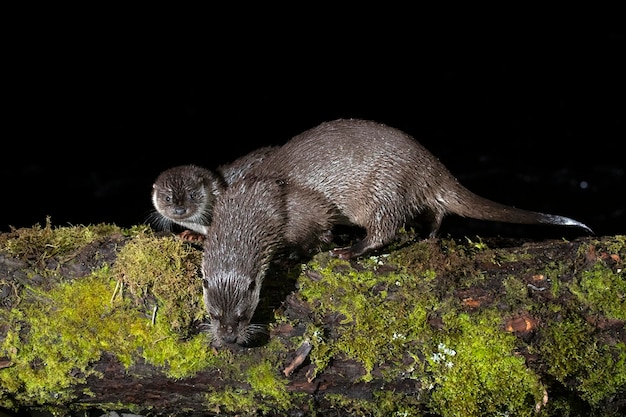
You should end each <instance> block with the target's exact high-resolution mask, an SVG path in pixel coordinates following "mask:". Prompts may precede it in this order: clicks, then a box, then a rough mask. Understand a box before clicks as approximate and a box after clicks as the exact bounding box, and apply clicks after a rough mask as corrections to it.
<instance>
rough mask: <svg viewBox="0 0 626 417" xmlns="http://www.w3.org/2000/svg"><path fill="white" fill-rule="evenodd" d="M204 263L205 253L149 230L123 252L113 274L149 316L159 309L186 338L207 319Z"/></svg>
mask: <svg viewBox="0 0 626 417" xmlns="http://www.w3.org/2000/svg"><path fill="white" fill-rule="evenodd" d="M200 261H201V252H200V251H198V250H196V249H194V248H193V247H192V246H191V245H189V244H186V243H185V242H183V241H182V240H180V239H176V238H174V237H164V238H155V237H154V235H153V234H152V232H151V231H150V230H145V231H144V232H143V233H139V234H137V235H136V236H134V237H133V239H132V240H130V241H129V242H128V243H127V244H126V245H124V247H123V248H121V249H120V250H119V253H118V255H117V260H116V262H115V265H114V266H113V268H112V273H113V275H114V276H115V277H116V278H117V279H118V280H119V281H120V282H121V283H122V284H123V285H124V289H125V290H127V291H128V293H129V294H130V295H131V296H132V297H133V298H134V299H135V300H136V301H137V302H138V303H140V304H142V305H144V306H145V308H146V314H147V315H150V316H151V315H152V314H153V312H154V311H155V308H156V309H158V311H157V314H158V316H160V317H166V318H167V321H168V322H169V324H170V326H171V328H172V331H173V332H175V333H178V334H179V335H180V337H181V338H186V337H189V334H190V333H189V332H190V331H191V330H192V329H193V328H194V326H193V323H194V322H198V321H202V319H203V317H204V308H203V304H202V286H201V280H200V273H199V265H200Z"/></svg>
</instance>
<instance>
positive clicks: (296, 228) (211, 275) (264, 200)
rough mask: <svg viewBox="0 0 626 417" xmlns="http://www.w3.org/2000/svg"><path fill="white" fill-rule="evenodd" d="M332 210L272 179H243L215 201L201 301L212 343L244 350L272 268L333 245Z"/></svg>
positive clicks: (315, 197)
mask: <svg viewBox="0 0 626 417" xmlns="http://www.w3.org/2000/svg"><path fill="white" fill-rule="evenodd" d="M336 214H337V210H336V208H335V207H334V206H333V205H332V204H330V203H329V202H328V201H327V200H326V199H325V198H324V197H323V195H321V194H320V193H318V192H316V191H313V190H310V189H305V188H301V187H298V186H295V185H292V184H290V183H288V182H285V181H282V180H280V179H275V178H253V177H245V178H243V179H241V180H239V181H236V182H235V183H233V184H231V185H230V186H229V187H228V188H226V190H225V191H224V192H223V193H222V194H220V196H219V197H218V198H217V199H216V200H215V205H214V206H213V221H212V222H211V224H210V225H209V226H208V227H207V230H206V235H205V239H204V249H203V255H202V267H201V271H202V279H203V281H202V283H203V297H204V304H205V307H206V310H207V313H208V315H209V317H210V326H209V328H210V331H211V334H212V337H213V342H214V343H215V344H216V345H218V346H221V345H223V344H233V343H238V344H240V345H245V344H246V343H247V342H249V340H250V338H251V337H252V336H253V335H254V334H256V333H257V332H259V331H260V330H261V329H262V326H260V325H255V324H250V320H251V319H252V315H253V314H254V311H255V309H256V307H257V305H258V302H259V293H260V290H261V284H262V282H263V279H264V278H265V275H266V273H267V270H268V268H269V267H270V263H271V262H272V261H273V260H275V259H276V257H277V256H278V255H279V254H281V253H286V252H289V251H290V250H291V249H297V250H298V251H305V252H306V251H312V250H316V246H317V245H319V244H320V243H321V242H329V241H330V240H331V239H332V235H331V229H332V226H333V224H334V223H335V219H334V216H336Z"/></svg>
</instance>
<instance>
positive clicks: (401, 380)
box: [0, 220, 626, 416]
mask: <svg viewBox="0 0 626 417" xmlns="http://www.w3.org/2000/svg"><path fill="white" fill-rule="evenodd" d="M407 236H408V234H407ZM242 256H245V254H242ZM625 258H626V237H625V236H606V237H584V238H578V239H574V240H571V241H567V240H542V241H530V240H519V239H501V238H498V239H495V238H491V239H479V238H473V239H460V240H459V239H449V238H442V239H431V240H424V241H418V240H416V241H411V240H410V239H405V240H404V241H402V242H398V244H397V245H393V246H390V247H388V248H387V249H386V250H385V251H384V253H383V252H381V253H377V254H374V255H373V256H368V257H362V258H359V259H357V260H354V261H351V262H348V261H343V260H337V259H333V258H330V257H329V256H328V255H327V253H326V251H321V252H320V253H318V254H315V255H314V256H312V258H311V259H307V260H305V262H306V263H296V262H293V261H289V258H285V259H279V260H277V261H276V264H275V265H274V266H275V267H274V268H272V269H271V273H270V274H269V275H268V277H267V279H266V281H265V282H264V286H263V291H262V294H261V303H260V305H259V308H258V309H257V317H255V320H256V321H257V322H261V323H265V324H267V326H268V334H267V335H266V336H265V337H262V338H259V339H258V340H256V342H255V345H254V346H251V347H246V348H240V349H226V348H220V349H216V348H214V347H212V346H211V340H210V336H209V333H208V332H207V331H206V325H205V324H204V323H205V320H206V319H205V316H204V307H203V305H202V295H201V287H200V272H199V264H200V260H201V248H200V247H199V246H198V245H196V244H194V243H189V242H184V241H182V240H181V239H178V238H177V237H176V236H173V235H159V234H155V233H154V232H153V231H152V230H151V229H150V228H149V227H147V226H137V227H134V228H131V229H121V228H118V227H116V226H114V225H90V226H73V227H53V226H52V225H51V224H50V221H49V220H48V222H47V224H46V225H44V226H43V227H42V226H40V225H35V226H34V227H32V228H25V229H17V230H13V231H11V232H9V233H4V234H1V235H0V304H1V309H0V407H3V408H4V409H5V410H12V411H18V410H33V409H36V410H40V409H46V410H52V411H54V412H55V413H57V414H59V415H63V414H69V413H75V412H78V411H88V410H92V409H97V410H117V411H118V412H119V411H126V412H132V413H137V414H149V415H155V416H156V415H181V416H191V415H194V416H195V415H198V416H199V415H246V416H252V415H264V416H278V415H301V416H307V415H316V416H318V415H324V416H328V415H359V416H426V415H428V416H463V415H468V416H491V415H493V416H502V415H511V416H557V415H558V416H561V415H569V416H575V415H591V416H594V415H596V416H611V415H620V412H621V411H623V408H624V407H625V406H626V393H625V389H626V334H625V332H624V322H625V321H626V307H625V302H626V300H625V298H626V279H625V277H624V272H623V271H624V269H623V268H624V259H625Z"/></svg>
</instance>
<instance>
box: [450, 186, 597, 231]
mask: <svg viewBox="0 0 626 417" xmlns="http://www.w3.org/2000/svg"><path fill="white" fill-rule="evenodd" d="M447 202H448V203H449V205H448V207H447V209H448V212H449V213H453V214H456V215H459V216H463V217H469V218H473V219H478V220H489V221H497V222H504V223H519V224H549V225H556V226H573V227H578V228H580V229H583V230H586V231H587V232H589V233H590V234H594V233H593V230H591V228H590V227H589V226H587V225H586V224H584V223H581V222H579V221H578V220H574V219H571V218H569V217H565V216H558V215H554V214H546V213H539V212H536V211H530V210H524V209H519V208H516V207H513V206H508V205H506V204H501V203H497V202H495V201H492V200H488V199H486V198H483V197H480V196H479V195H476V194H474V193H472V192H471V191H469V190H467V189H465V188H463V187H461V189H457V190H456V191H455V192H452V193H451V194H450V195H448V199H447Z"/></svg>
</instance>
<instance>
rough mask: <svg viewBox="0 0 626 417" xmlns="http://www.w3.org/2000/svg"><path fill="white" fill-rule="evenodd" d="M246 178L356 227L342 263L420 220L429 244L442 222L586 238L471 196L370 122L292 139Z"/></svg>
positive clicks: (408, 141) (423, 155) (340, 251)
mask: <svg viewBox="0 0 626 417" xmlns="http://www.w3.org/2000/svg"><path fill="white" fill-rule="evenodd" d="M253 171H255V172H257V173H261V175H270V176H277V177H281V178H286V179H287V180H288V181H290V182H292V183H294V184H298V185H300V186H302V187H305V188H309V189H311V190H315V191H317V192H319V193H321V194H323V195H324V196H325V197H326V199H327V200H328V201H330V202H331V203H332V204H334V205H336V206H337V208H338V209H339V211H340V212H341V214H342V215H344V216H345V217H346V218H347V220H348V221H349V222H350V223H352V224H354V225H357V226H361V227H363V228H364V229H365V231H366V237H365V238H364V239H363V240H361V241H359V242H357V243H355V244H354V245H352V246H350V247H343V248H336V249H333V250H332V252H331V253H332V254H333V255H334V256H337V257H340V258H344V259H348V258H352V257H355V256H359V255H362V254H364V253H366V252H369V251H371V250H373V249H377V248H380V247H382V246H384V245H385V244H387V243H389V242H390V241H391V240H392V239H393V238H394V237H395V235H396V233H397V230H398V229H399V228H400V227H401V226H403V225H405V224H406V223H410V222H412V221H415V220H417V219H418V217H419V218H422V219H426V226H427V231H428V236H429V237H434V236H436V234H437V231H438V230H439V227H440V225H441V222H442V220H443V218H444V216H445V215H447V214H456V215H459V216H464V217H470V218H474V219H480V220H491V221H500V222H507V223H526V224H551V225H561V226H574V227H578V228H581V229H583V230H585V231H587V232H591V229H590V228H589V227H587V226H586V225H585V224H583V223H581V222H579V221H576V220H574V219H570V218H568V217H563V216H557V215H552V214H544V213H538V212H532V211H527V210H522V209H518V208H514V207H511V206H507V205H503V204H500V203H496V202H494V201H490V200H488V199H485V198H483V197H480V196H478V195H476V194H474V193H472V192H471V191H469V190H468V189H466V188H465V187H464V186H462V185H461V184H460V183H459V182H458V181H457V179H456V178H455V177H454V176H452V174H451V173H450V172H449V171H448V169H447V168H446V167H445V166H444V165H443V164H442V163H441V162H439V160H438V159H437V158H436V157H435V156H433V155H432V154H431V153H430V152H429V151H428V150H427V149H426V148H424V147H423V146H422V145H421V144H419V143H418V142H417V141H416V140H415V139H414V138H413V137H411V136H410V135H408V134H406V133H404V132H402V131H400V130H398V129H395V128H392V127H389V126H386V125H384V124H382V123H377V122H373V121H369V120H358V119H338V120H334V121H329V122H324V123H322V124H320V125H318V126H316V127H314V128H312V129H309V130H307V131H305V132H303V133H301V134H299V135H297V136H295V137H293V138H292V139H291V140H289V141H288V142H287V143H286V144H284V145H283V146H281V147H280V148H279V149H277V150H275V151H274V152H272V153H271V154H270V155H269V156H268V157H267V158H265V159H264V160H263V161H262V162H261V163H259V164H258V165H256V166H255V168H253Z"/></svg>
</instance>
